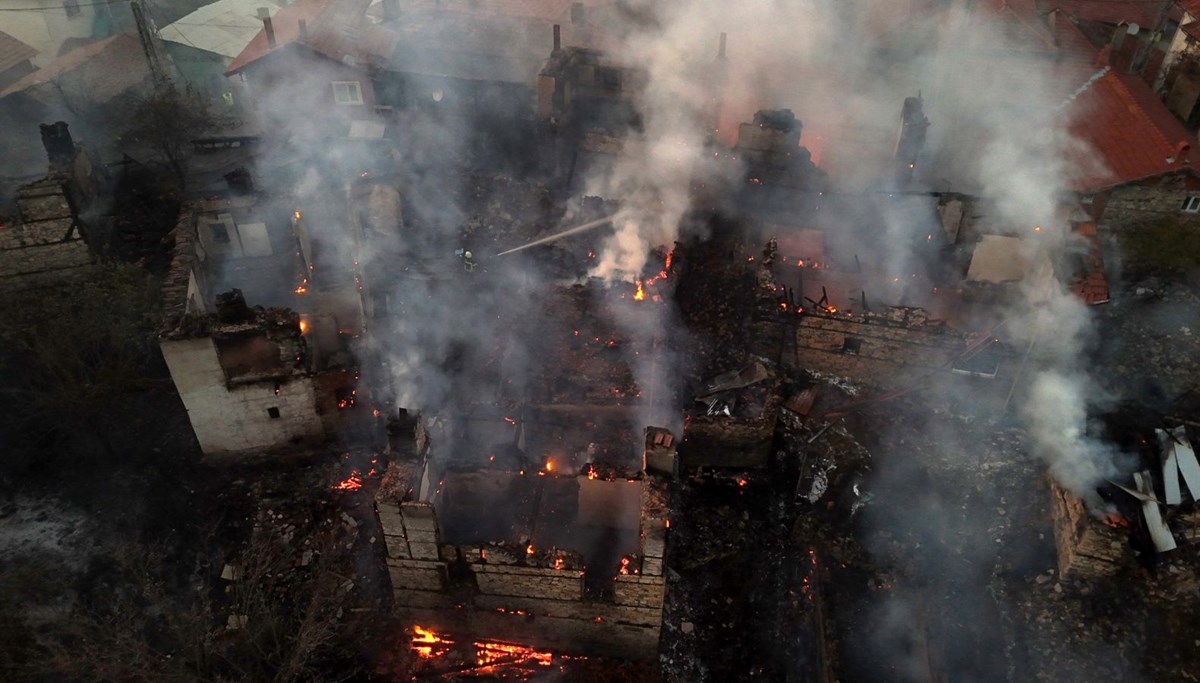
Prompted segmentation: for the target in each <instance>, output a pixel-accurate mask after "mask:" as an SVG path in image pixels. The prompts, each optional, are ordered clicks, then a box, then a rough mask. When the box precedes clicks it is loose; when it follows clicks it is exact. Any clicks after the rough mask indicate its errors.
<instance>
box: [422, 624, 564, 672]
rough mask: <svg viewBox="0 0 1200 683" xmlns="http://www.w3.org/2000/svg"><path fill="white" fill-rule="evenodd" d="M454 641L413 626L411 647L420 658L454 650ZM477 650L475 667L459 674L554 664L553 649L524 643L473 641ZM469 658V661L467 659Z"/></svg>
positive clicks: (474, 648) (433, 656) (433, 657)
mask: <svg viewBox="0 0 1200 683" xmlns="http://www.w3.org/2000/svg"><path fill="white" fill-rule="evenodd" d="M455 647H456V645H455V641H453V640H451V639H450V638H446V637H445V636H442V635H439V634H438V633H435V632H434V631H432V630H430V629H427V628H424V627H421V626H413V636H412V650H413V652H415V653H416V655H417V657H418V658H420V659H436V658H438V657H441V656H443V655H446V654H448V653H450V652H451V651H452V650H453V649H455ZM471 647H472V648H473V650H474V652H473V653H472V655H473V656H472V659H473V660H474V662H475V666H474V668H472V669H469V670H462V671H459V672H458V673H464V674H465V673H471V674H475V675H480V674H490V673H494V672H495V671H496V670H497V669H498V668H499V667H502V666H513V667H518V668H522V669H527V668H528V667H529V666H531V665H535V666H552V665H553V664H554V655H553V654H552V653H550V652H540V651H538V650H534V649H533V648H530V647H525V646H524V645H513V644H510V643H500V642H495V641H475V642H473V643H471ZM468 661H470V660H468Z"/></svg>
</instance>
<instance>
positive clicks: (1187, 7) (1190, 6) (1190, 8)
mask: <svg viewBox="0 0 1200 683" xmlns="http://www.w3.org/2000/svg"><path fill="white" fill-rule="evenodd" d="M1175 4H1176V5H1178V6H1179V7H1180V9H1182V10H1183V11H1184V12H1187V13H1188V14H1190V15H1192V16H1193V17H1198V18H1200V0H1176V2H1175Z"/></svg>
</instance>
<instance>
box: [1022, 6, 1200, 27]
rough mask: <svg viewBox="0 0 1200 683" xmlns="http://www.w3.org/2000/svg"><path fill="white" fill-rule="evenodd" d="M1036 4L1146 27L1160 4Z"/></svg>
mask: <svg viewBox="0 0 1200 683" xmlns="http://www.w3.org/2000/svg"><path fill="white" fill-rule="evenodd" d="M1037 4H1038V8H1039V9H1040V10H1041V11H1042V12H1043V13H1045V12H1049V11H1051V10H1055V9H1061V10H1062V11H1064V12H1066V13H1067V14H1069V15H1071V16H1073V17H1077V18H1079V19H1086V20H1088V21H1099V22H1102V23H1105V24H1130V23H1133V24H1137V25H1138V26H1140V27H1142V28H1147V29H1151V28H1154V21H1155V19H1156V18H1157V17H1158V9H1159V7H1161V6H1162V3H1161V2H1157V1H1153V0H1152V1H1150V2H1147V0H1038V3H1037ZM1179 4H1184V3H1179ZM1195 4H1200V2H1197V3H1195ZM1174 13H1175V14H1178V12H1174Z"/></svg>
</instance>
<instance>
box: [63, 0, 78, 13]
mask: <svg viewBox="0 0 1200 683" xmlns="http://www.w3.org/2000/svg"><path fill="white" fill-rule="evenodd" d="M63 10H65V11H66V13H67V16H68V17H77V16H79V0H63Z"/></svg>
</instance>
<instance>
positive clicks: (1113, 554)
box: [1050, 480, 1132, 579]
mask: <svg viewBox="0 0 1200 683" xmlns="http://www.w3.org/2000/svg"><path fill="white" fill-rule="evenodd" d="M1050 514H1051V519H1052V520H1053V522H1054V546H1055V550H1056V551H1057V554H1058V573H1059V576H1064V577H1066V576H1079V577H1082V578H1090V579H1095V578H1100V577H1103V576H1111V575H1113V574H1115V573H1117V572H1118V571H1119V570H1120V569H1121V568H1122V567H1123V566H1124V565H1126V564H1127V563H1128V562H1129V561H1130V559H1131V558H1132V551H1130V550H1129V548H1128V534H1127V533H1125V532H1123V531H1120V530H1117V529H1114V528H1112V527H1109V526H1108V525H1106V524H1104V523H1103V522H1101V521H1100V520H1098V519H1096V518H1095V516H1093V515H1092V514H1091V513H1090V512H1089V511H1088V509H1087V506H1085V505H1084V503H1083V501H1082V500H1080V499H1079V497H1078V496H1076V495H1075V494H1073V493H1071V492H1070V491H1067V490H1066V489H1064V488H1062V487H1060V486H1059V485H1058V484H1057V483H1056V482H1055V481H1053V480H1051V481H1050Z"/></svg>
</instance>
